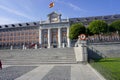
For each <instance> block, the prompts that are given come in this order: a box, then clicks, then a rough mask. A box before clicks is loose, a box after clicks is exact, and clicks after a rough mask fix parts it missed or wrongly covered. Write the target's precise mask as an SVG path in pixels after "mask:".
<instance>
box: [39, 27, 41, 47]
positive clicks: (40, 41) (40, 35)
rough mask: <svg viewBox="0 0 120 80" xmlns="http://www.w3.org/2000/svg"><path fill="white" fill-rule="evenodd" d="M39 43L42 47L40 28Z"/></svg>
mask: <svg viewBox="0 0 120 80" xmlns="http://www.w3.org/2000/svg"><path fill="white" fill-rule="evenodd" d="M39 44H40V46H41V47H42V29H39Z"/></svg>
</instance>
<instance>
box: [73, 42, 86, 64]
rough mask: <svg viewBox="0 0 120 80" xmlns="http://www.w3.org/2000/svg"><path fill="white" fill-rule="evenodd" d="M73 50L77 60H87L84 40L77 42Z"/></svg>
mask: <svg viewBox="0 0 120 80" xmlns="http://www.w3.org/2000/svg"><path fill="white" fill-rule="evenodd" d="M74 51H75V56H76V61H77V62H87V47H86V41H80V43H78V47H74Z"/></svg>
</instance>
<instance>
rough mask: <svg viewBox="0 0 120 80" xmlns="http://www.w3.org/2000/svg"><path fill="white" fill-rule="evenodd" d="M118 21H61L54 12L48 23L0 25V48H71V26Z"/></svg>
mask: <svg viewBox="0 0 120 80" xmlns="http://www.w3.org/2000/svg"><path fill="white" fill-rule="evenodd" d="M118 19H120V15H107V16H95V17H83V18H69V19H61V14H58V13H56V12H52V13H50V14H48V20H46V21H38V22H27V23H17V24H9V25H0V48H10V46H13V48H22V46H23V45H24V46H26V47H29V46H30V45H32V44H37V45H38V47H41V48H51V47H54V48H55V47H57V48H61V47H70V45H71V44H70V39H69V28H70V25H71V24H73V23H78V22H81V23H83V24H84V25H85V26H87V25H88V24H89V23H90V22H91V21H93V20H105V21H106V22H107V23H108V24H110V23H111V22H113V21H115V20H118Z"/></svg>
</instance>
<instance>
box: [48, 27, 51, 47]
mask: <svg viewBox="0 0 120 80" xmlns="http://www.w3.org/2000/svg"><path fill="white" fill-rule="evenodd" d="M50 46H51V29H50V28H48V48H50Z"/></svg>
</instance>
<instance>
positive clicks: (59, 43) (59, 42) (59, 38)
mask: <svg viewBox="0 0 120 80" xmlns="http://www.w3.org/2000/svg"><path fill="white" fill-rule="evenodd" d="M58 47H59V48H61V28H58Z"/></svg>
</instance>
